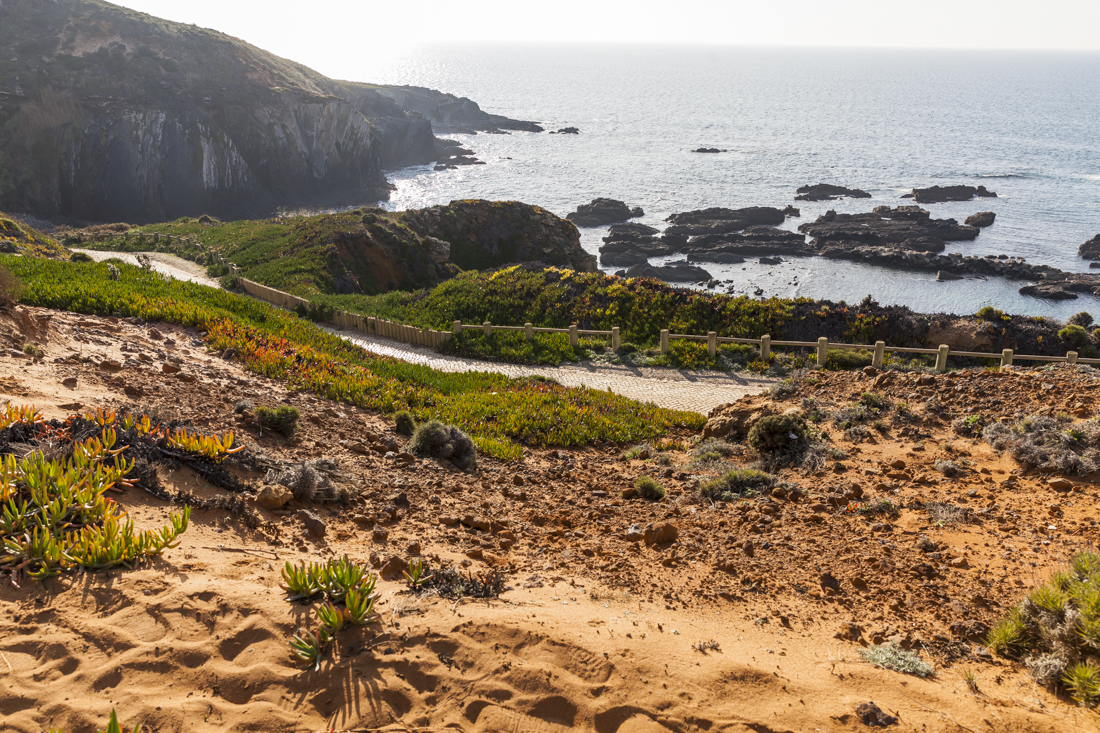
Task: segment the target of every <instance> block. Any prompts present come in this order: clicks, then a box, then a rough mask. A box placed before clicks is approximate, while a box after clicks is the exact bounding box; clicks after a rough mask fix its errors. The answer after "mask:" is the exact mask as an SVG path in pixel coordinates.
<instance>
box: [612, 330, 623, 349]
mask: <svg viewBox="0 0 1100 733" xmlns="http://www.w3.org/2000/svg"><path fill="white" fill-rule="evenodd" d="M620 346H622V342H621V341H620V340H619V327H618V326H615V327H614V328H612V329H611V350H612V351H618V350H619V347H620Z"/></svg>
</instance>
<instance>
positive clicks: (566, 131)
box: [550, 127, 581, 135]
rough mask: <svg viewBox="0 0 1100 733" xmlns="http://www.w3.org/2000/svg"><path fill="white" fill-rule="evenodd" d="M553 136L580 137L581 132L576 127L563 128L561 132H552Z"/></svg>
mask: <svg viewBox="0 0 1100 733" xmlns="http://www.w3.org/2000/svg"><path fill="white" fill-rule="evenodd" d="M550 134H551V135H579V134H581V131H580V130H578V129H577V128H575V127H563V128H561V129H560V130H551V131H550Z"/></svg>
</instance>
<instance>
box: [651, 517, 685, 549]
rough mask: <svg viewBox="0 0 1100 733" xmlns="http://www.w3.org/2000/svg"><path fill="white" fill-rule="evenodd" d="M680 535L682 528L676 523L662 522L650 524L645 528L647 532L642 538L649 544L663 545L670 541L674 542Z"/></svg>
mask: <svg viewBox="0 0 1100 733" xmlns="http://www.w3.org/2000/svg"><path fill="white" fill-rule="evenodd" d="M679 536H680V530H679V529H677V527H676V525H675V524H672V523H670V522H662V523H660V524H650V525H648V526H647V527H646V528H645V534H644V535H643V537H642V539H643V540H645V543H646V544H647V545H663V544H666V543H668V542H674V541H675V540H676V538H677V537H679Z"/></svg>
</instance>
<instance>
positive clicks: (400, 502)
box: [390, 491, 409, 506]
mask: <svg viewBox="0 0 1100 733" xmlns="http://www.w3.org/2000/svg"><path fill="white" fill-rule="evenodd" d="M390 502H392V503H393V505H394V506H408V505H409V495H408V494H406V493H405V492H404V491H402V492H401V493H400V494H398V495H397V496H394V497H393V498H392V499H390Z"/></svg>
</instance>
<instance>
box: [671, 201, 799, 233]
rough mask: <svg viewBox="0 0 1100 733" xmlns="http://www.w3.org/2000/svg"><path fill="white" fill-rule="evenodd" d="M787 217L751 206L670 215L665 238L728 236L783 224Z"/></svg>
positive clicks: (780, 213)
mask: <svg viewBox="0 0 1100 733" xmlns="http://www.w3.org/2000/svg"><path fill="white" fill-rule="evenodd" d="M786 218H787V216H786V214H784V213H783V211H781V210H780V209H776V208H772V207H770V206H750V207H747V208H744V209H724V208H711V209H700V210H696V211H685V212H683V213H679V214H673V215H672V216H670V217H668V219H666V221H667V222H668V223H669V224H671V225H672V226H670V227H669V228H668V229H666V230H665V232H664V233H665V235H666V236H668V235H669V234H672V235H682V236H687V237H691V236H697V235H700V234H729V233H731V232H737V231H741V230H742V229H745V228H747V227H750V226H753V225H757V224H763V225H768V226H776V225H779V224H782V223H783V222H784V221H785V220H786Z"/></svg>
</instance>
